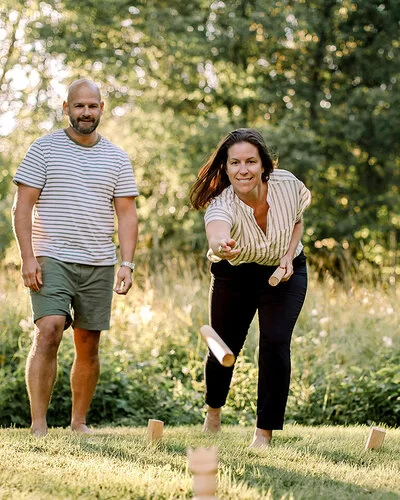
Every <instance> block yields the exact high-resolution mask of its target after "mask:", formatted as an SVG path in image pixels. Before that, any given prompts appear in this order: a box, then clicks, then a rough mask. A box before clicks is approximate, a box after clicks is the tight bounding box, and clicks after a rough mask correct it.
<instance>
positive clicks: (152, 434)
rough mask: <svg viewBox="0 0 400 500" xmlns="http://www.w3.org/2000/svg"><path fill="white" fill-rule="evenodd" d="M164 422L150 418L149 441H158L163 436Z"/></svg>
mask: <svg viewBox="0 0 400 500" xmlns="http://www.w3.org/2000/svg"><path fill="white" fill-rule="evenodd" d="M163 428H164V422H163V421H162V420H155V419H152V418H150V419H149V423H148V425H147V437H148V440H149V441H158V440H159V439H161V438H162V435H163Z"/></svg>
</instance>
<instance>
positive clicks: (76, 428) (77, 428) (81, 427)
mask: <svg viewBox="0 0 400 500" xmlns="http://www.w3.org/2000/svg"><path fill="white" fill-rule="evenodd" d="M71 430H72V431H73V432H77V433H78V434H93V431H92V430H90V429H89V427H88V426H87V425H86V424H71Z"/></svg>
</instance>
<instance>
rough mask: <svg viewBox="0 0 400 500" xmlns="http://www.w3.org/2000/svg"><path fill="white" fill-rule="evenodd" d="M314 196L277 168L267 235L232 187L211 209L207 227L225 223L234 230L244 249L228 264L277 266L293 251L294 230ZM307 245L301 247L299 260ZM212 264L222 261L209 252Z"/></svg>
mask: <svg viewBox="0 0 400 500" xmlns="http://www.w3.org/2000/svg"><path fill="white" fill-rule="evenodd" d="M310 201H311V194H310V191H309V190H308V189H307V188H306V187H305V185H304V184H303V183H302V182H301V181H300V180H299V179H297V178H296V177H295V176H294V175H293V174H292V173H291V172H288V171H287V170H281V169H275V170H274V171H273V172H272V173H271V174H270V178H269V181H268V194H267V202H268V205H269V210H268V213H267V229H266V232H265V233H264V231H263V230H262V229H261V228H260V226H259V225H258V224H257V221H256V218H255V217H254V212H253V209H252V208H251V207H249V206H248V205H246V204H245V203H244V202H243V201H242V200H240V198H239V197H238V196H237V195H236V194H235V192H234V190H233V187H232V186H228V187H227V188H226V189H224V190H223V191H222V193H221V194H220V195H218V196H217V197H216V198H214V199H213V200H212V202H211V203H210V205H209V206H208V207H207V210H206V213H205V216H204V220H205V224H206V225H207V224H209V223H210V222H211V221H216V220H220V221H225V222H227V223H228V224H229V225H230V227H231V233H230V236H231V238H232V239H234V240H235V241H236V243H237V248H240V254H239V255H237V256H236V257H235V258H233V259H231V260H229V261H228V262H229V263H230V264H232V265H233V266H237V265H239V264H242V263H247V262H255V263H257V264H262V265H268V266H275V265H278V264H279V261H280V258H281V257H282V256H283V255H285V253H286V252H287V249H288V248H289V243H290V240H291V237H292V233H293V229H294V226H295V224H296V222H298V221H300V220H301V218H302V215H303V212H304V210H305V209H306V208H307V206H308V205H309V204H310ZM302 249H303V245H302V243H301V242H299V244H298V245H297V248H296V251H295V257H297V256H298V255H299V254H300V252H301V250H302ZM207 255H208V257H209V259H210V260H211V261H213V262H217V261H218V260H220V259H219V258H218V257H217V256H216V255H214V254H213V253H212V251H210V250H209V252H208V254H207Z"/></svg>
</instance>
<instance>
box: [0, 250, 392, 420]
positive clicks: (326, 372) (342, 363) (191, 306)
mask: <svg viewBox="0 0 400 500" xmlns="http://www.w3.org/2000/svg"><path fill="white" fill-rule="evenodd" d="M164 257H165V256H164ZM141 259H142V262H141V261H140V260H141ZM141 259H140V258H139V260H138V266H137V271H138V272H137V274H135V277H136V285H135V287H134V289H133V290H132V291H131V293H130V294H129V295H128V296H127V297H126V298H124V297H115V299H114V305H113V315H112V318H113V320H112V328H111V330H110V332H105V333H103V335H102V342H101V353H100V358H101V366H102V368H101V376H100V382H99V385H98V387H97V390H96V393H95V397H94V400H93V403H92V406H91V410H90V413H89V416H88V422H90V424H93V425H100V426H101V425H134V426H143V425H146V422H147V420H148V418H159V419H161V420H163V421H164V422H165V423H166V424H167V425H170V426H175V425H192V424H196V425H200V423H201V422H202V419H203V405H204V402H203V393H204V382H203V359H204V356H205V354H206V348H205V345H204V343H203V342H202V341H201V339H200V336H199V334H198V331H199V327H200V325H201V324H204V323H206V322H207V319H206V318H207V317H208V313H207V290H208V275H207V273H206V272H205V271H204V269H203V267H202V266H201V265H199V264H198V263H196V262H195V261H194V260H188V259H184V258H183V257H182V256H177V255H175V256H174V255H172V256H170V258H169V259H166V258H165V259H164V261H158V264H155V262H153V263H152V267H148V265H147V264H146V260H145V258H144V256H142V257H141ZM0 284H1V289H2V290H4V295H3V298H2V302H3V315H2V317H1V319H0V346H1V348H0V425H2V426H10V425H15V426H27V425H29V404H28V401H27V397H26V392H25V383H24V366H25V361H26V357H27V354H28V350H29V347H30V339H29V333H30V331H31V330H32V322H31V319H30V311H29V304H28V301H27V295H24V293H23V291H22V290H21V288H22V286H21V283H20V278H19V277H18V276H17V273H16V271H14V270H12V269H8V270H7V269H6V268H3V271H2V273H1V275H0ZM16 284H17V288H16V289H15V285H16ZM397 295H398V293H397V294H396V293H394V291H393V290H392V289H389V290H385V289H383V288H379V287H377V286H374V285H370V286H369V287H365V286H364V285H357V284H353V287H352V288H351V289H350V290H347V289H345V288H344V287H343V286H342V285H340V286H338V284H337V283H335V282H334V281H333V280H332V279H331V278H329V277H326V278H325V280H324V282H323V283H319V282H318V280H317V278H316V275H313V274H312V276H311V280H310V290H309V293H308V297H307V300H306V304H305V307H304V311H303V312H302V314H301V316H300V319H299V322H298V324H297V326H296V330H295V335H294V339H293V345H292V383H291V394H290V397H289V401H288V407H287V412H286V421H287V422H297V423H302V424H307V425H315V424H346V425H347V424H357V423H358V424H368V425H370V424H372V423H384V424H386V425H389V426H393V427H394V426H398V425H399V423H400V399H399V396H398V386H399V383H400V380H399V372H398V366H399V361H400V359H399V351H400V349H399V340H400V332H399V324H400V322H399V319H400V318H399V312H398V310H397V309H396V307H395V304H397V301H398V297H397ZM256 324H257V321H256V320H255V321H254V322H253V324H252V327H251V330H250V334H249V337H248V339H247V342H246V345H245V348H244V350H243V353H242V355H241V356H240V357H239V359H238V360H237V363H236V367H235V372H234V377H233V381H232V387H231V391H230V393H229V397H228V401H227V404H226V407H225V408H224V413H223V419H224V423H225V424H233V425H235V424H240V425H248V424H254V422H255V413H256V397H257V391H256V386H257V362H256V360H257V343H258V333H257V327H256ZM64 337H65V338H64V339H63V342H62V344H61V348H60V352H59V359H58V361H59V363H58V365H59V369H58V377H57V382H56V385H55V388H54V392H53V397H52V401H51V404H50V409H49V414H48V417H49V418H48V420H49V424H50V426H68V425H69V420H70V411H71V395H70V388H69V373H70V368H71V364H72V361H73V356H74V353H73V345H72V338H71V335H70V333H69V332H66V334H65V336H64Z"/></svg>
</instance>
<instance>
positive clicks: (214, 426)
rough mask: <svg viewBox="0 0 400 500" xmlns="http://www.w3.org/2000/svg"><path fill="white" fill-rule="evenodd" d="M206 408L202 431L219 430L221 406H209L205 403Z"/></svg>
mask: <svg viewBox="0 0 400 500" xmlns="http://www.w3.org/2000/svg"><path fill="white" fill-rule="evenodd" d="M206 409H207V415H206V419H205V420H204V425H203V432H221V408H211V406H208V405H207V406H206Z"/></svg>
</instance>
